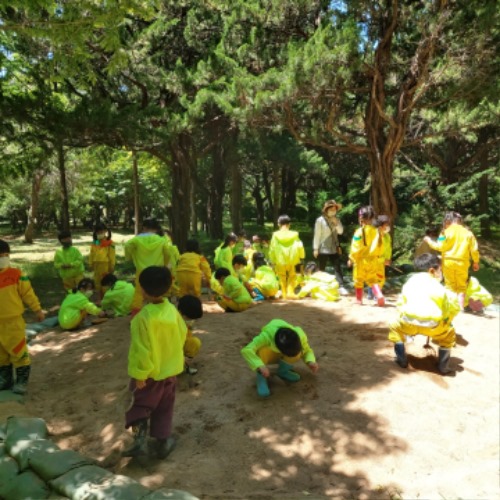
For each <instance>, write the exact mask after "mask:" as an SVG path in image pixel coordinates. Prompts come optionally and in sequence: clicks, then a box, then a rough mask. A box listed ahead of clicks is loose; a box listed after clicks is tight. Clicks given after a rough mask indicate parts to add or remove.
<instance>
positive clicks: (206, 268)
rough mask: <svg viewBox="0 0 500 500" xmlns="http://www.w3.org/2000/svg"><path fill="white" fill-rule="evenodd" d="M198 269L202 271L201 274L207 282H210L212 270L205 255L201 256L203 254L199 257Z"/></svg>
mask: <svg viewBox="0 0 500 500" xmlns="http://www.w3.org/2000/svg"><path fill="white" fill-rule="evenodd" d="M200 269H201V272H202V273H203V276H205V279H206V280H207V283H210V278H211V277H212V270H211V269H210V264H209V263H208V260H207V259H206V258H205V257H203V255H202V256H201V257H200Z"/></svg>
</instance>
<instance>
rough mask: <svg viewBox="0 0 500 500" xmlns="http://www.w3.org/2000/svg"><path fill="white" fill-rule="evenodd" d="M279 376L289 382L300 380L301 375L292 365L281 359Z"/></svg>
mask: <svg viewBox="0 0 500 500" xmlns="http://www.w3.org/2000/svg"><path fill="white" fill-rule="evenodd" d="M278 377H279V378H281V379H283V380H286V381H287V382H298V381H299V380H300V375H299V374H298V373H297V372H294V371H293V370H292V365H289V364H288V363H285V362H284V361H283V360H280V363H279V366H278Z"/></svg>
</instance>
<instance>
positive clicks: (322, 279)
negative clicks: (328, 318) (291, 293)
mask: <svg viewBox="0 0 500 500" xmlns="http://www.w3.org/2000/svg"><path fill="white" fill-rule="evenodd" d="M304 273H305V278H304V284H303V285H302V287H301V289H300V292H299V298H301V299H302V298H304V297H307V296H310V297H311V298H313V299H320V300H326V301H328V302H333V301H336V300H340V294H339V284H338V281H337V279H336V278H335V276H333V275H332V274H330V273H327V272H325V271H320V270H319V267H318V265H317V264H316V263H315V262H308V263H307V264H306V267H305V270H304Z"/></svg>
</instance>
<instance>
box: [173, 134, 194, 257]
mask: <svg viewBox="0 0 500 500" xmlns="http://www.w3.org/2000/svg"><path fill="white" fill-rule="evenodd" d="M170 155H171V158H172V160H171V162H170V170H171V173H172V213H171V218H170V220H171V221H172V237H173V241H174V243H175V244H176V245H177V246H178V247H179V248H186V242H187V236H188V232H189V227H190V215H191V196H190V193H191V169H192V163H193V161H194V160H193V145H192V142H191V138H190V137H189V136H188V135H186V134H181V135H179V136H178V137H176V138H175V139H174V140H173V141H172V142H171V144H170Z"/></svg>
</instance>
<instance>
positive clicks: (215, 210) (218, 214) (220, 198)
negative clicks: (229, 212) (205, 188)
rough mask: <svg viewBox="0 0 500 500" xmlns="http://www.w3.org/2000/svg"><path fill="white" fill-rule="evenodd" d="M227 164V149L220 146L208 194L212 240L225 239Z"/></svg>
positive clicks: (215, 156)
mask: <svg viewBox="0 0 500 500" xmlns="http://www.w3.org/2000/svg"><path fill="white" fill-rule="evenodd" d="M225 178H226V162H225V149H224V147H223V145H219V146H218V147H217V148H216V150H215V152H214V155H213V162H212V175H211V178H210V191H209V194H208V204H207V205H208V206H207V213H208V235H209V236H210V238H214V239H223V238H224V230H223V227H222V218H223V203H224V193H225Z"/></svg>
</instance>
